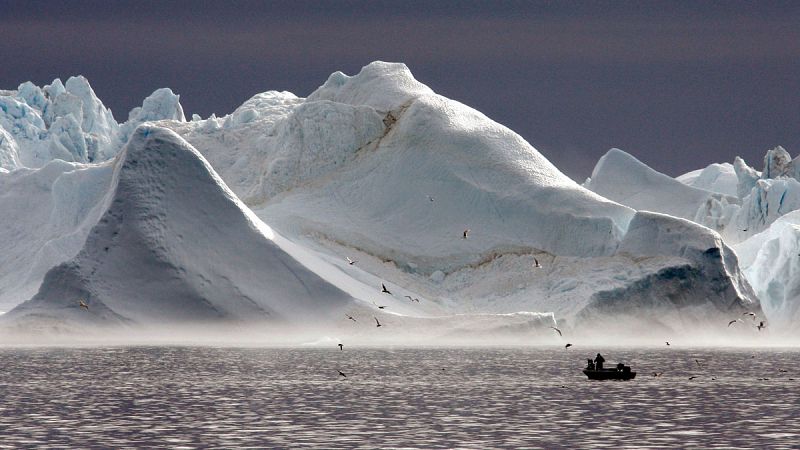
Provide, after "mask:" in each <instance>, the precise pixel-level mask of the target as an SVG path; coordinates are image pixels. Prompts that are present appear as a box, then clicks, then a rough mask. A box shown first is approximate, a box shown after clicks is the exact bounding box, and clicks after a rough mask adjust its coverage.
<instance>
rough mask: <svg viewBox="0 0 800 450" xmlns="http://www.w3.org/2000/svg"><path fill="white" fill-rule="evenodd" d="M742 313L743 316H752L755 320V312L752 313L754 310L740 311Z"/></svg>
mask: <svg viewBox="0 0 800 450" xmlns="http://www.w3.org/2000/svg"><path fill="white" fill-rule="evenodd" d="M742 315H743V316H750V317H752V318H753V321H755V320H756V313H754V312H749V311H748V312H746V313H742Z"/></svg>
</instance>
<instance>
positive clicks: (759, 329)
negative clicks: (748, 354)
mask: <svg viewBox="0 0 800 450" xmlns="http://www.w3.org/2000/svg"><path fill="white" fill-rule="evenodd" d="M756 328H758V331H761V330H763V329H764V328H767V326H766V325H764V321H763V320H762V321H761V322H760V323H759V324H758V326H757V327H756Z"/></svg>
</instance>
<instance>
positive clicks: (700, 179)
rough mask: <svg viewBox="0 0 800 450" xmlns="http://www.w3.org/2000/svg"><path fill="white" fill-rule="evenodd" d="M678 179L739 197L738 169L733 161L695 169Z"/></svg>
mask: <svg viewBox="0 0 800 450" xmlns="http://www.w3.org/2000/svg"><path fill="white" fill-rule="evenodd" d="M676 179H677V180H678V181H680V182H681V183H683V184H686V185H689V186H692V187H695V188H698V189H704V190H706V191H711V192H716V193H718V194H723V195H727V196H730V197H738V190H737V185H738V183H739V177H737V176H736V170H735V169H734V168H733V164H731V163H722V164H717V163H714V164H710V165H708V166H707V167H705V168H704V169H698V170H693V171H691V172H689V173H685V174H683V175H681V176H679V177H677V178H676Z"/></svg>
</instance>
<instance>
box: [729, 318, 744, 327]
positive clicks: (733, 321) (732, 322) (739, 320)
mask: <svg viewBox="0 0 800 450" xmlns="http://www.w3.org/2000/svg"><path fill="white" fill-rule="evenodd" d="M741 321H742V319H736V320H731V321H730V322H728V326H731V325H733V324H735V323H736V322H741Z"/></svg>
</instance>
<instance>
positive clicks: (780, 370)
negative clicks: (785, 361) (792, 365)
mask: <svg viewBox="0 0 800 450" xmlns="http://www.w3.org/2000/svg"><path fill="white" fill-rule="evenodd" d="M778 372H780V373H786V372H788V370H786V369H778Z"/></svg>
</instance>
